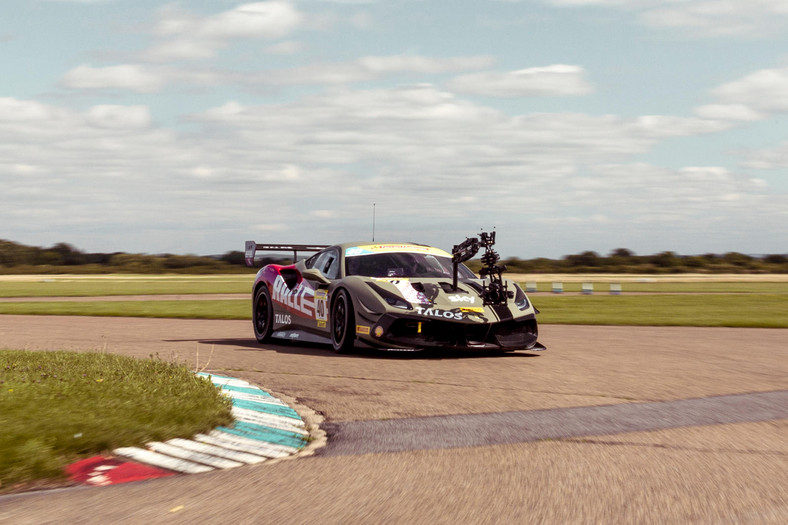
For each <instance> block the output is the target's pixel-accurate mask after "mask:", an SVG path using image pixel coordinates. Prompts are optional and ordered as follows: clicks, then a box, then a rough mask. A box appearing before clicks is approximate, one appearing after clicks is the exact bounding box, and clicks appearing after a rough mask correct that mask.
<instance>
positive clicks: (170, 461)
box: [113, 447, 213, 474]
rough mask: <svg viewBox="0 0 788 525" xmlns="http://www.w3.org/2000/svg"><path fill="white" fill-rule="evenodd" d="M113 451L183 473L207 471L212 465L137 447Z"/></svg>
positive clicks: (119, 454) (211, 468)
mask: <svg viewBox="0 0 788 525" xmlns="http://www.w3.org/2000/svg"><path fill="white" fill-rule="evenodd" d="M113 452H114V453H115V454H117V455H118V456H123V457H127V458H129V459H133V460H135V461H139V462H141V463H147V464H148V465H153V466H154V467H161V468H166V469H167V470H174V471H175V472H183V473H184V474H198V473H200V472H209V471H211V470H213V467H209V466H208V465H200V464H198V463H192V462H191V461H186V460H183V459H176V458H173V457H170V456H165V455H164V454H157V453H156V452H151V451H150V450H145V449H142V448H137V447H121V448H116V449H115V450H114V451H113Z"/></svg>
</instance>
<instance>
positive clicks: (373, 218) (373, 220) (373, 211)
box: [372, 202, 375, 242]
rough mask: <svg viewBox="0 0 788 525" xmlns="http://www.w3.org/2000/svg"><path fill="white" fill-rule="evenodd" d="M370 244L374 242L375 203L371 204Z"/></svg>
mask: <svg viewBox="0 0 788 525" xmlns="http://www.w3.org/2000/svg"><path fill="white" fill-rule="evenodd" d="M372 242H375V203H374V202H373V203H372Z"/></svg>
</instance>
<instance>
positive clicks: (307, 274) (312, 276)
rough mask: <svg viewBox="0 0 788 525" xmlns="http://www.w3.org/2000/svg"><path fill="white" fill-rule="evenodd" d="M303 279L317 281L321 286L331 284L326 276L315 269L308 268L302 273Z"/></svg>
mask: <svg viewBox="0 0 788 525" xmlns="http://www.w3.org/2000/svg"><path fill="white" fill-rule="evenodd" d="M301 277H303V278H304V279H308V280H310V281H315V282H318V283H320V284H329V283H330V282H331V281H330V280H328V279H327V278H326V276H325V275H323V274H322V273H320V271H319V270H315V269H314V268H308V269H306V270H304V271H302V272H301Z"/></svg>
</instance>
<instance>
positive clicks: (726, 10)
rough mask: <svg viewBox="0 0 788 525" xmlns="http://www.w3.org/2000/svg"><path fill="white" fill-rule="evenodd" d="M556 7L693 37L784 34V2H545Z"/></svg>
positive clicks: (786, 11)
mask: <svg viewBox="0 0 788 525" xmlns="http://www.w3.org/2000/svg"><path fill="white" fill-rule="evenodd" d="M545 1H546V2H547V3H549V4H552V5H554V6H557V7H567V8H570V7H572V8H610V9H618V10H621V11H623V12H625V13H633V14H634V15H635V16H636V17H637V18H638V20H639V21H640V22H641V23H642V24H644V25H646V26H650V27H655V28H668V29H676V30H680V31H683V32H685V33H687V34H689V35H692V36H693V37H697V36H701V37H714V38H719V37H746V38H764V37H766V36H768V35H774V34H777V33H781V32H784V31H785V27H786V21H788V8H786V4H785V1H784V0H748V1H746V2H742V1H740V0H682V1H673V2H665V1H661V0H545Z"/></svg>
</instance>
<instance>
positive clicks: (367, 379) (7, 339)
mask: <svg viewBox="0 0 788 525" xmlns="http://www.w3.org/2000/svg"><path fill="white" fill-rule="evenodd" d="M250 332H251V330H250V327H249V326H248V322H236V321H195V320H156V319H148V320H146V319H101V318H82V317H72V318H66V317H26V316H0V341H1V343H0V346H2V347H9V348H27V349H30V350H48V349H61V348H65V349H73V350H102V349H105V350H106V351H109V352H118V353H123V354H126V355H134V356H140V357H147V356H148V355H150V354H152V353H153V354H156V353H158V354H159V356H161V357H163V358H172V359H179V360H183V361H186V362H187V363H190V364H191V363H194V364H197V363H199V364H200V366H204V365H206V364H207V366H208V369H209V370H213V371H216V372H217V373H223V374H226V375H233V376H235V377H240V378H242V379H245V380H247V381H250V382H252V383H254V384H258V385H261V386H264V387H266V388H269V389H271V390H273V391H274V392H276V393H282V394H284V395H286V396H289V397H290V398H293V399H294V400H296V401H297V403H299V404H302V405H306V406H308V407H310V408H312V409H315V410H317V411H319V412H320V413H322V414H323V415H324V417H325V422H324V423H323V424H322V425H321V426H322V427H323V428H325V429H326V430H327V431H328V433H329V440H328V445H327V446H326V447H324V448H322V449H319V450H318V452H317V453H316V454H315V455H313V456H310V457H301V458H296V459H293V460H286V461H281V462H278V463H273V464H269V463H266V464H262V465H258V466H248V467H240V468H237V469H231V470H227V471H220V472H212V473H208V474H199V475H193V476H176V477H171V478H166V479H160V480H153V481H148V482H141V483H132V484H126V485H118V486H112V487H102V488H77V489H73V488H71V489H65V490H60V491H48V492H40V493H28V494H21V495H13V496H5V497H1V498H0V523H20V524H24V523H64V522H68V523H99V522H101V523H108V522H112V523H143V522H148V523H192V522H195V521H200V522H203V523H218V522H222V523H224V522H228V521H230V522H235V523H307V522H311V523H351V522H352V523H457V522H463V523H775V524H777V523H780V524H782V523H786V522H788V497H787V496H786V494H787V493H788V468H787V467H788V464H787V463H788V462H787V461H786V458H788V439H786V437H788V432H786V430H788V422H787V421H786V415H787V414H786V406H788V403H786V395H787V394H786V389H787V387H788V359H786V358H788V331H786V330H761V329H726V328H719V329H704V328H652V327H640V328H631V327H626V328H624V327H582V326H543V327H542V336H541V337H540V340H542V341H543V342H544V343H545V344H546V345H547V346H548V347H549V350H548V351H547V352H545V353H543V354H541V355H538V356H537V355H532V354H521V353H517V354H511V355H505V356H492V355H469V354H455V355H448V356H420V355H381V354H377V353H373V352H362V353H358V354H354V355H349V356H344V355H335V354H332V353H331V352H330V351H329V350H327V349H325V348H321V347H299V346H283V345H266V346H264V347H261V346H259V345H257V344H256V343H255V342H254V340H253V339H252V338H251V335H250Z"/></svg>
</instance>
